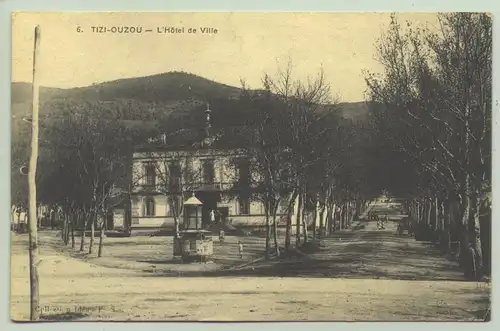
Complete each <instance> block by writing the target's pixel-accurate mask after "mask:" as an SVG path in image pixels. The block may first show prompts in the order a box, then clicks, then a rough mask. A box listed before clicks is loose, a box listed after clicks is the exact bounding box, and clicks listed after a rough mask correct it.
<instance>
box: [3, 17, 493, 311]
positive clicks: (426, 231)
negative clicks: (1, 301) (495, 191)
mask: <svg viewBox="0 0 500 331" xmlns="http://www.w3.org/2000/svg"><path fill="white" fill-rule="evenodd" d="M11 87H12V91H11V96H12V104H11V114H12V123H11V125H12V163H11V183H12V185H11V186H12V188H11V206H12V209H11V247H12V250H11V251H12V253H11V254H12V257H11V301H10V302H11V318H12V319H13V320H15V321H47V320H49V321H68V320H71V321H131V320H132V321H489V320H490V314H491V313H490V311H491V308H490V307H491V305H490V293H491V287H490V286H491V285H490V284H491V281H490V279H491V115H492V17H491V16H490V15H488V14H485V13H420V14H416V13H395V14H390V13H326V12H325V13H292V12H290V13H265V12H260V13H258V12H252V13H250V12H249V13H243V12H233V13H229V12H228V13H201V12H200V13H178V12H175V13H174V12H170V13H156V12H155V13H153V12H149V13H146V12H144V13H141V12H101V13H97V12H93V13H90V12H89V13H84V12H81V13H77V12H75V13H69V12H65V13H62V12H61V13H57V12H17V13H14V14H13V15H12V85H11Z"/></svg>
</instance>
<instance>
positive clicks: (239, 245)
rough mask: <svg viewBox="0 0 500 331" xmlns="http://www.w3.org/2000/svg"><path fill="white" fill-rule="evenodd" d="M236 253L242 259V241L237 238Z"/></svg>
mask: <svg viewBox="0 0 500 331" xmlns="http://www.w3.org/2000/svg"><path fill="white" fill-rule="evenodd" d="M238 254H239V256H240V259H243V243H242V242H241V240H238Z"/></svg>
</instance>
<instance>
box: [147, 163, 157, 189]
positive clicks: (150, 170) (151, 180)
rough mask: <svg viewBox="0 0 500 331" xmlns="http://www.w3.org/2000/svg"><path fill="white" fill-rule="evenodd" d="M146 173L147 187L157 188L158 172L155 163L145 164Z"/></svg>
mask: <svg viewBox="0 0 500 331" xmlns="http://www.w3.org/2000/svg"><path fill="white" fill-rule="evenodd" d="M144 173H145V175H146V185H147V186H156V170H155V166H154V164H153V162H147V163H145V164H144Z"/></svg>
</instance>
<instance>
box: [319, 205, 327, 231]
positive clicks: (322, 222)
mask: <svg viewBox="0 0 500 331" xmlns="http://www.w3.org/2000/svg"><path fill="white" fill-rule="evenodd" d="M325 209H326V205H325V204H324V203H323V204H321V209H320V212H319V238H323V237H324V236H325Z"/></svg>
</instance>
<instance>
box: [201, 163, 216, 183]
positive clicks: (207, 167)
mask: <svg viewBox="0 0 500 331" xmlns="http://www.w3.org/2000/svg"><path fill="white" fill-rule="evenodd" d="M214 177H215V175H214V162H213V161H212V160H206V161H205V162H203V183H204V184H213V183H214Z"/></svg>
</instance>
